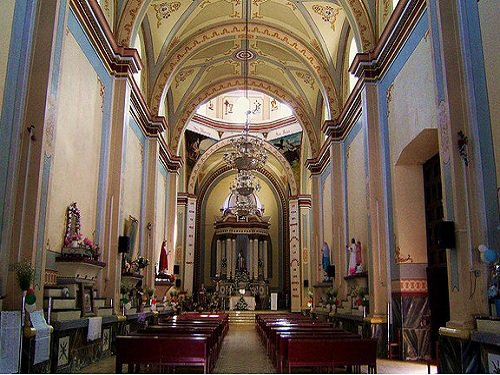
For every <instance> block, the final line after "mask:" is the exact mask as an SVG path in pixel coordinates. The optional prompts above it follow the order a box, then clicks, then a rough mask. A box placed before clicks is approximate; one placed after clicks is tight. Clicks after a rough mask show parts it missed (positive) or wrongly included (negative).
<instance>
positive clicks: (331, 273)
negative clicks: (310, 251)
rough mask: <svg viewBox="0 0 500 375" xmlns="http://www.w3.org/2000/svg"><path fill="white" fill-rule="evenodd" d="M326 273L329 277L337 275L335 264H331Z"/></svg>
mask: <svg viewBox="0 0 500 375" xmlns="http://www.w3.org/2000/svg"><path fill="white" fill-rule="evenodd" d="M326 273H327V275H328V277H335V265H334V264H332V265H329V266H328V268H327V269H326Z"/></svg>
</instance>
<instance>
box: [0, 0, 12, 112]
mask: <svg viewBox="0 0 500 375" xmlns="http://www.w3.org/2000/svg"><path fill="white" fill-rule="evenodd" d="M15 7H16V2H15V1H5V2H3V3H2V11H1V12H0V25H1V26H2V27H0V45H1V46H3V47H2V48H0V113H2V107H3V94H4V90H5V75H6V73H7V62H8V60H9V52H10V36H11V32H12V19H13V17H14V8H15Z"/></svg>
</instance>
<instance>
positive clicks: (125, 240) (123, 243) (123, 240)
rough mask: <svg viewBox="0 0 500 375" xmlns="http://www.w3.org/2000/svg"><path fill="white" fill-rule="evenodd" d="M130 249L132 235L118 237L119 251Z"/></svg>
mask: <svg viewBox="0 0 500 375" xmlns="http://www.w3.org/2000/svg"><path fill="white" fill-rule="evenodd" d="M129 250H130V237H129V236H120V237H118V252H119V253H128V251H129Z"/></svg>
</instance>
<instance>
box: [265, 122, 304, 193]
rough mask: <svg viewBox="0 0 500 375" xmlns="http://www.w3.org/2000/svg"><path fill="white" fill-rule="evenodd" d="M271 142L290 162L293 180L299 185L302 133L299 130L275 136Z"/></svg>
mask: <svg viewBox="0 0 500 375" xmlns="http://www.w3.org/2000/svg"><path fill="white" fill-rule="evenodd" d="M271 143H272V144H273V146H274V147H276V148H277V149H278V150H279V151H280V152H281V153H282V154H283V156H284V157H285V159H286V160H287V161H288V162H289V163H290V166H291V167H292V170H293V174H294V176H295V182H296V183H297V185H299V183H300V147H301V144H302V133H301V132H300V133H295V134H292V135H287V136H285V137H281V138H276V139H273V140H272V141H271Z"/></svg>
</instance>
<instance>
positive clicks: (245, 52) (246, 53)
mask: <svg viewBox="0 0 500 375" xmlns="http://www.w3.org/2000/svg"><path fill="white" fill-rule="evenodd" d="M256 57H257V54H256V53H255V52H254V51H252V50H250V49H240V50H238V51H236V52H235V54H234V58H235V60H238V61H250V60H253V59H255V58H256Z"/></svg>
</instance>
